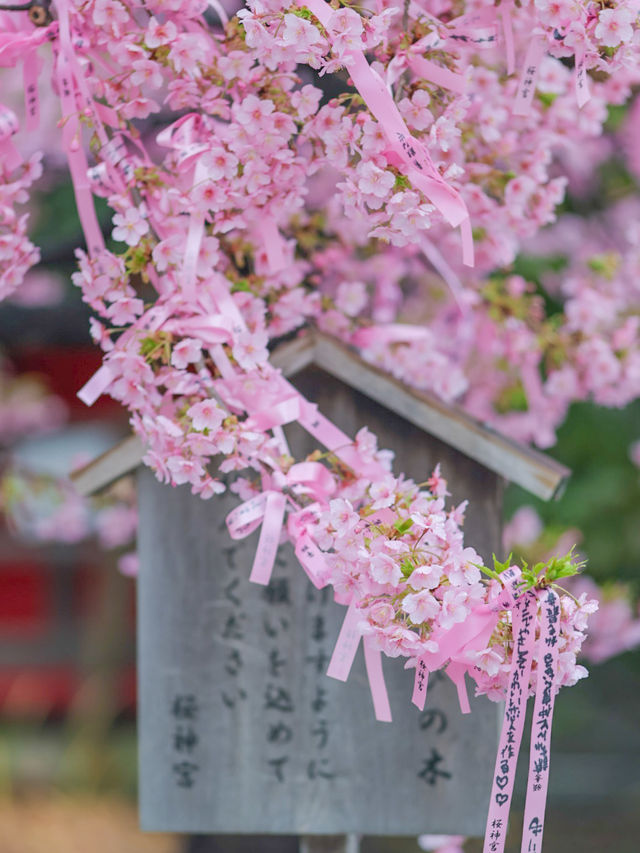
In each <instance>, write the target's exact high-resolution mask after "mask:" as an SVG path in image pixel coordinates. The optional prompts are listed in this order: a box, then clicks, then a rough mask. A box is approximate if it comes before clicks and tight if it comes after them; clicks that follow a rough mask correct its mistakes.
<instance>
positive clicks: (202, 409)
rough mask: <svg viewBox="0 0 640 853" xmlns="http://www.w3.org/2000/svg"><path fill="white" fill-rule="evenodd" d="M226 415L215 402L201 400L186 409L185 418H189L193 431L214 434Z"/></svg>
mask: <svg viewBox="0 0 640 853" xmlns="http://www.w3.org/2000/svg"><path fill="white" fill-rule="evenodd" d="M225 415H226V413H225V412H224V410H223V409H221V408H220V407H219V406H218V405H217V403H216V402H215V400H201V401H200V402H199V403H195V404H194V405H193V406H191V407H190V408H189V409H187V417H189V418H191V426H192V428H193V429H194V430H197V431H198V432H202V431H203V430H205V429H206V430H209V432H215V431H216V430H217V429H218V427H219V426H220V424H221V423H222V421H223V420H224V418H225Z"/></svg>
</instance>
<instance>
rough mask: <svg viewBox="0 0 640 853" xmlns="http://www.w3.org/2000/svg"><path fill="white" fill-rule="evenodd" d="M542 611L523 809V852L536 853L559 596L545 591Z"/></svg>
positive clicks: (553, 685) (545, 777)
mask: <svg viewBox="0 0 640 853" xmlns="http://www.w3.org/2000/svg"><path fill="white" fill-rule="evenodd" d="M541 609H542V630H541V632H540V639H539V641H538V648H539V652H538V657H537V661H538V677H537V683H536V699H535V704H534V706H533V720H532V722H531V752H530V755H529V777H528V780H527V797H526V801H525V807H524V830H523V834H522V848H521V850H522V853H537V851H540V850H542V833H543V830H544V813H545V807H546V800H547V788H548V785H549V763H550V757H551V721H552V719H553V706H554V702H555V693H556V679H557V674H558V630H557V624H558V620H559V618H560V607H559V604H558V596H557V595H556V593H555V592H554V591H553V590H551V589H548V590H546V591H545V593H544V601H543V602H542V603H541Z"/></svg>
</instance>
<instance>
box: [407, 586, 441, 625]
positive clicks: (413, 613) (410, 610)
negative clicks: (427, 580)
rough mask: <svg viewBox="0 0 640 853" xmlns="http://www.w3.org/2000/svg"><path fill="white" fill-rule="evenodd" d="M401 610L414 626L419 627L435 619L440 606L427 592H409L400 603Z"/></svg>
mask: <svg viewBox="0 0 640 853" xmlns="http://www.w3.org/2000/svg"><path fill="white" fill-rule="evenodd" d="M402 610H403V611H404V612H405V613H407V614H408V616H409V617H410V619H411V621H412V622H413V623H414V625H420V624H422V623H423V622H427V621H428V620H429V619H433V618H435V617H436V616H437V615H438V613H439V612H440V604H439V602H438V600H437V599H436V598H434V597H433V595H431V593H430V592H428V591H427V590H423V591H422V592H411V593H409V595H407V596H405V598H404V599H403V601H402Z"/></svg>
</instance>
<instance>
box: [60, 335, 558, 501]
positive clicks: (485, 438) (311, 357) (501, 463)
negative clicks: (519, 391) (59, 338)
mask: <svg viewBox="0 0 640 853" xmlns="http://www.w3.org/2000/svg"><path fill="white" fill-rule="evenodd" d="M271 363H272V364H273V365H274V366H275V367H278V368H280V369H281V370H282V372H283V374H284V375H285V376H287V377H291V376H295V375H296V374H297V373H299V372H300V371H302V370H304V369H305V368H306V367H309V366H311V365H313V366H315V367H318V368H320V369H321V370H324V371H325V372H326V373H328V374H330V375H331V376H334V377H335V378H336V379H338V380H340V381H341V382H343V383H344V384H345V385H347V386H349V387H351V388H353V389H355V390H357V391H359V392H360V393H362V394H364V395H365V396H367V397H369V398H370V399H372V400H375V401H376V402H377V403H379V404H380V405H382V406H385V407H386V408H388V409H390V410H391V411H393V412H395V413H396V414H397V415H399V416H400V417H402V418H404V419H405V420H407V421H409V422H410V423H412V424H414V425H415V426H417V427H419V428H420V429H422V430H424V432H425V433H428V434H429V435H433V436H435V437H436V438H438V439H440V440H441V441H443V442H445V443H446V444H448V445H450V446H451V447H454V448H455V449H456V450H459V451H460V452H461V453H463V454H465V455H466V456H468V457H470V458H471V459H474V460H475V461H476V462H479V463H480V464H481V465H484V466H485V468H488V469H489V470H490V471H493V472H494V473H496V474H499V475H500V476H501V477H504V478H505V479H506V480H509V481H510V482H512V483H516V484H517V485H519V486H522V488H523V489H526V490H527V491H528V492H530V493H531V494H533V495H536V496H537V497H539V498H542V499H543V500H550V499H551V498H553V497H557V496H558V494H559V493H560V492H561V490H562V489H563V487H564V484H565V483H566V480H567V478H568V477H569V475H570V473H571V472H570V471H569V469H568V468H566V467H565V466H564V465H561V464H560V463H559V462H556V461H555V460H554V459H550V458H549V457H548V456H546V455H545V454H544V453H541V452H540V451H537V450H533V449H532V448H530V447H526V446H525V445H522V444H518V442H515V441H512V440H511V439H509V438H506V437H505V436H503V435H501V434H500V433H498V432H496V430H494V429H492V428H491V427H489V426H486V425H485V424H483V423H481V422H480V421H478V420H476V419H475V418H472V417H471V416H470V415H468V414H467V413H466V412H465V411H464V410H463V409H462V408H461V407H460V406H457V405H455V404H451V403H445V402H443V401H442V400H440V399H439V398H438V397H436V396H435V395H434V394H430V393H429V392H426V391H416V390H414V389H411V388H408V387H407V386H405V385H404V384H403V383H402V382H399V381H398V380H397V379H394V378H393V377H392V376H389V374H387V373H384V372H383V371H382V370H380V369H378V368H376V367H374V366H373V365H371V364H369V363H368V362H366V361H364V360H363V359H362V358H360V356H359V355H357V354H356V353H355V352H354V351H353V350H351V349H349V348H348V347H346V346H345V345H344V344H341V343H340V342H339V341H337V340H335V339H334V338H331V337H328V336H327V335H323V334H321V333H320V332H317V331H313V332H309V333H307V334H305V335H302V336H300V337H298V338H296V339H295V340H293V341H290V342H288V343H284V344H281V345H280V346H278V347H276V349H275V350H274V351H273V353H272V355H271ZM143 455H144V448H143V445H142V442H141V441H140V439H139V438H137V437H136V436H131V437H129V438H127V439H125V440H124V441H122V442H121V443H120V444H118V445H117V446H116V447H114V448H112V449H111V450H109V451H107V452H106V453H104V454H103V455H102V456H100V457H98V458H97V459H96V460H95V461H94V462H91V463H90V464H89V465H87V466H86V467H84V468H82V469H81V470H79V471H77V472H75V473H74V474H73V475H72V480H73V482H74V483H75V485H76V488H77V489H78V491H79V492H80V493H81V494H83V495H89V494H92V493H93V492H96V491H99V490H100V489H102V488H104V487H105V486H107V485H109V484H110V483H112V482H114V481H115V480H117V479H119V478H120V477H122V476H124V475H125V474H127V473H129V472H130V471H132V470H133V469H135V468H136V467H137V466H138V465H139V464H140V462H141V461H142V457H143Z"/></svg>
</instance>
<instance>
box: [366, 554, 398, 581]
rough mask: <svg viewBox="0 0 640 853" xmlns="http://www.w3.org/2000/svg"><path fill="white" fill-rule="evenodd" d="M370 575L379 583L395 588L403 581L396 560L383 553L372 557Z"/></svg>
mask: <svg viewBox="0 0 640 853" xmlns="http://www.w3.org/2000/svg"><path fill="white" fill-rule="evenodd" d="M369 574H370V575H371V577H372V578H373V579H374V580H375V581H377V582H378V583H383V584H392V585H393V586H397V585H398V584H399V583H400V581H401V579H402V572H401V571H400V568H399V566H398V564H397V563H396V561H395V560H394V558H393V557H390V556H389V555H388V554H382V553H381V554H375V555H373V556H372V557H371V562H370V563H369Z"/></svg>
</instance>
